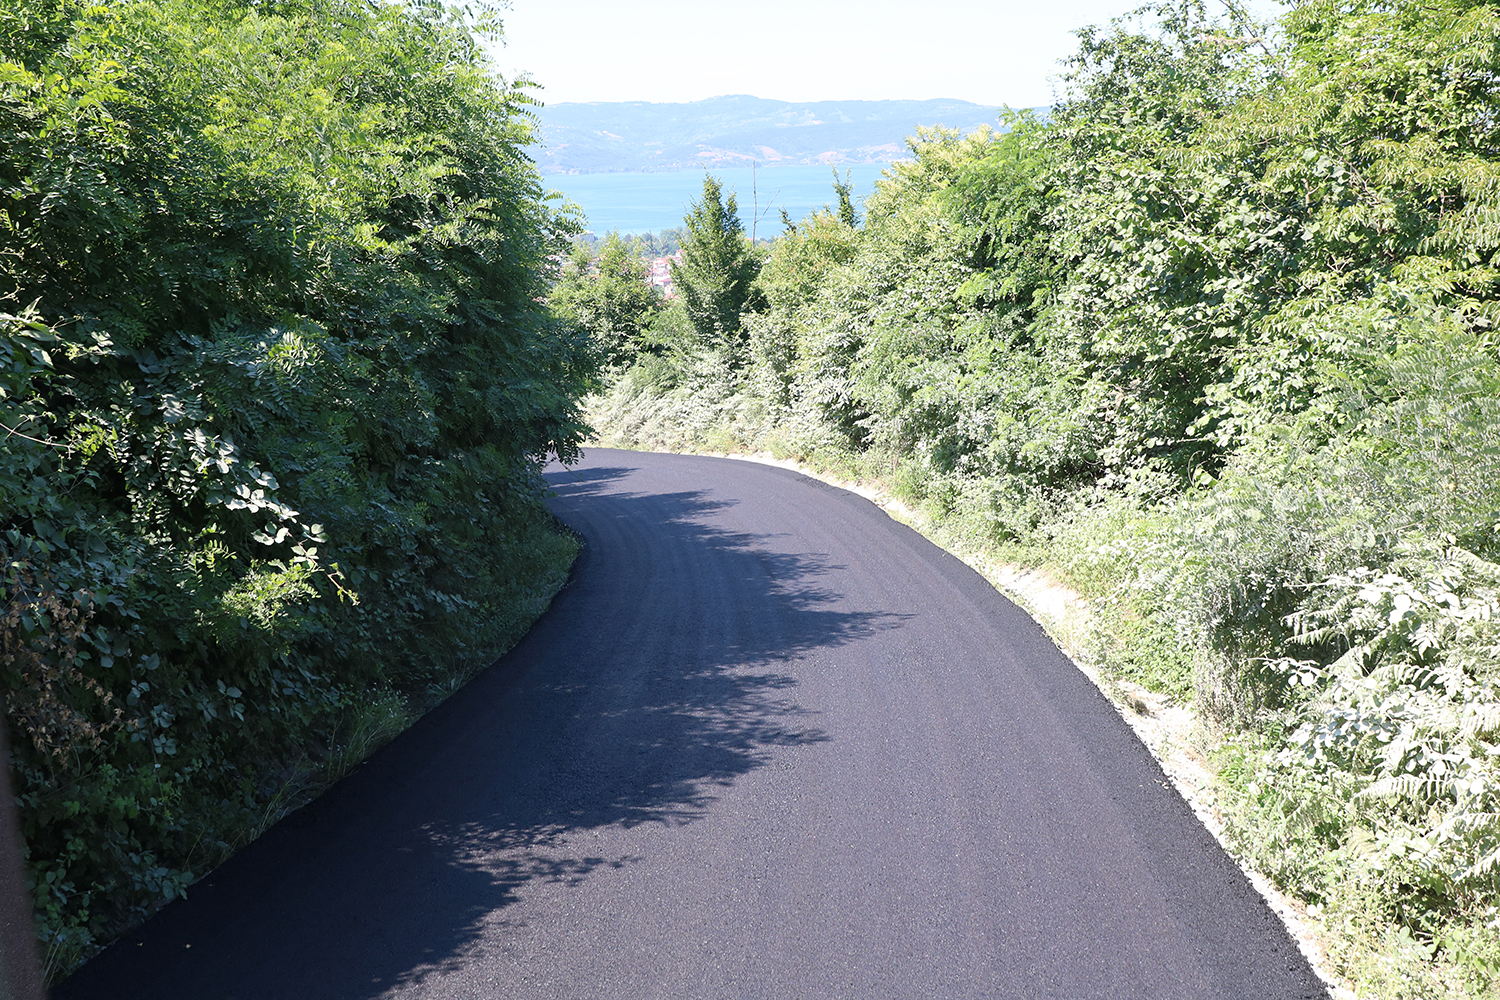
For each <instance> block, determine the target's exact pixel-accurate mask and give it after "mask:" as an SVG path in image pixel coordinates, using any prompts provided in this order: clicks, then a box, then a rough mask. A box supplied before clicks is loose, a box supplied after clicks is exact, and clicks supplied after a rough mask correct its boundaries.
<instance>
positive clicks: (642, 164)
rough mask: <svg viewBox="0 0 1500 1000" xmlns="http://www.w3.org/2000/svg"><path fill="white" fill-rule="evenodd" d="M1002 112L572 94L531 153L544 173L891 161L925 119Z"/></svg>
mask: <svg viewBox="0 0 1500 1000" xmlns="http://www.w3.org/2000/svg"><path fill="white" fill-rule="evenodd" d="M998 117H999V109H998V108H992V107H990V106H988V105H984V104H971V103H969V102H968V101H950V100H932V101H813V102H811V103H807V104H793V103H789V102H787V101H771V100H765V99H763V98H759V97H747V96H743V95H736V96H732V97H713V98H710V99H708V100H706V101H692V102H690V103H686V104H651V103H647V102H645V101H618V102H611V101H601V102H594V103H587V104H575V103H563V104H553V105H550V106H548V107H545V108H543V109H542V110H541V111H540V112H539V113H538V118H539V119H540V124H541V128H540V132H541V138H542V141H541V143H540V144H539V145H538V146H535V147H533V148H532V149H531V154H532V156H533V157H534V158H535V159H536V162H537V166H538V167H540V168H541V171H542V173H544V174H564V173H604V172H612V171H623V170H685V169H692V168H695V167H700V166H710V167H748V166H750V164H751V163H752V162H753V163H759V164H760V165H762V166H771V165H774V164H819V163H826V164H839V163H884V162H888V161H890V160H893V159H899V158H900V157H901V156H902V155H903V154H904V153H905V152H906V142H905V140H906V137H907V136H908V135H911V134H912V133H913V132H915V131H916V128H917V126H918V125H946V126H948V127H950V128H957V129H961V130H962V131H964V132H965V133H968V132H972V131H973V130H974V129H976V128H978V127H979V126H980V125H995V124H997V119H998Z"/></svg>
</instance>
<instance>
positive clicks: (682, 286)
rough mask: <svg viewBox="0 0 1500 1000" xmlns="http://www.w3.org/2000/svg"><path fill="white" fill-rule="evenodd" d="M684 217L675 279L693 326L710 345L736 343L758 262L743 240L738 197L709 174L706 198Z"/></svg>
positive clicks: (757, 271)
mask: <svg viewBox="0 0 1500 1000" xmlns="http://www.w3.org/2000/svg"><path fill="white" fill-rule="evenodd" d="M682 221H683V225H684V226H685V227H686V229H687V238H686V239H685V240H684V241H683V244H682V261H681V262H680V263H678V262H675V261H674V262H673V264H672V282H673V284H674V285H676V287H677V291H678V293H679V294H680V295H681V296H682V302H683V305H684V307H685V308H686V309H687V314H688V318H689V319H690V320H691V321H692V324H693V329H694V330H696V331H697V333H698V336H700V337H701V338H703V340H704V341H706V342H707V343H710V344H714V345H722V344H735V343H738V342H739V341H740V340H741V339H742V334H741V328H740V312H741V310H743V309H744V307H745V303H746V300H747V299H748V297H749V295H750V285H751V282H753V281H754V280H755V276H756V275H757V274H758V273H759V271H760V264H759V261H758V260H757V259H756V257H755V253H754V251H753V249H752V248H751V246H750V241H749V240H747V239H746V238H745V227H744V226H743V225H742V224H741V223H740V217H739V207H738V206H737V205H736V204H735V197H734V195H733V194H730V195H729V197H728V198H727V199H725V198H724V197H723V187H722V186H721V185H720V183H719V181H718V179H717V178H715V177H713V176H711V175H709V174H705V175H704V177H703V197H702V199H701V200H699V201H696V202H694V203H693V207H692V210H691V211H690V212H689V213H688V214H687V216H686V217H685V218H684V219H683V220H682Z"/></svg>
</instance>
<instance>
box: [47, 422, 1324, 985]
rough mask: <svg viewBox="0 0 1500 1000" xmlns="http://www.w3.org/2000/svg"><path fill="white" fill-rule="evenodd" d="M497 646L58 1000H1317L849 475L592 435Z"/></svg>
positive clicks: (1028, 644) (1216, 864)
mask: <svg viewBox="0 0 1500 1000" xmlns="http://www.w3.org/2000/svg"><path fill="white" fill-rule="evenodd" d="M548 478H549V479H550V480H551V481H552V483H553V484H554V487H555V489H556V491H557V497H556V500H555V501H554V504H553V506H554V510H555V511H556V513H557V514H558V516H559V517H560V518H561V519H562V520H563V521H565V522H566V523H567V524H569V525H570V526H572V527H573V528H574V529H576V530H577V531H578V532H579V533H580V534H581V535H582V536H583V538H584V539H585V543H586V545H585V549H584V553H583V555H582V557H581V558H580V561H579V563H578V565H577V567H576V568H575V571H574V577H573V580H572V582H571V583H570V585H569V586H568V587H567V588H566V589H565V590H564V591H563V592H562V593H561V594H560V595H559V596H558V597H557V599H556V600H555V601H554V602H553V606H552V608H551V610H549V611H548V612H547V614H546V615H544V616H543V618H542V619H541V620H540V621H539V622H538V623H537V624H536V626H535V627H534V628H533V629H532V631H531V632H530V634H529V635H528V636H527V637H526V638H525V639H524V640H523V641H522V642H521V643H520V644H519V645H518V646H517V647H516V648H515V649H514V650H512V651H511V652H510V653H509V654H508V655H507V656H505V657H504V658H503V659H502V660H500V661H499V662H498V663H496V664H495V665H494V666H493V667H491V668H490V669H489V670H487V671H486V672H485V673H483V674H482V675H481V676H480V677H479V678H478V679H477V680H475V681H474V682H472V683H471V684H470V685H468V686H467V687H466V688H464V689H463V690H462V691H460V692H459V693H458V694H456V695H455V696H454V697H453V698H451V699H450V700H449V701H448V702H446V703H445V704H443V705H442V706H441V707H439V708H438V709H436V710H435V711H433V712H432V713H430V714H429V715H428V716H427V717H425V718H424V719H422V720H421V721H420V722H419V723H418V724H417V725H416V726H415V727H413V728H412V729H411V730H410V731H408V732H407V733H405V734H403V735H402V736H401V737H399V738H398V739H397V740H395V741H394V742H393V743H392V744H390V745H389V746H388V747H386V748H385V749H384V750H383V751H381V752H380V753H379V754H377V755H376V756H375V757H374V758H372V759H371V760H370V761H369V762H368V763H367V764H366V765H365V766H364V767H362V768H361V769H360V770H359V771H358V772H357V773H356V774H354V775H353V776H352V777H350V778H349V779H347V780H346V781H344V782H343V783H341V784H340V785H339V786H338V787H336V788H335V789H333V790H332V791H331V792H329V793H328V794H327V795H325V796H324V797H323V798H321V799H319V800H318V801H317V802H315V803H313V804H312V805H310V806H308V807H306V808H305V809H303V810H301V811H299V812H298V813H296V814H294V815H293V816H291V817H289V818H288V819H287V820H286V821H284V822H282V823H281V824H279V825H278V826H277V827H276V828H274V829H273V830H272V831H271V832H270V833H268V834H267V835H266V836H264V837H262V838H261V839H260V840H259V841H257V842H256V843H254V844H253V845H251V846H250V847H249V848H248V849H246V850H245V851H244V852H242V853H241V854H240V855H239V856H238V857H236V858H235V859H234V860H233V861H231V862H230V863H228V864H226V865H225V866H224V867H223V868H221V869H219V870H218V871H217V872H215V873H214V874H213V875H211V876H210V877H209V878H207V879H205V880H204V881H203V882H201V883H199V885H197V886H195V887H194V888H193V889H192V891H191V895H190V898H189V899H188V900H187V901H185V902H180V903H176V904H173V905H172V906H170V907H168V908H167V909H165V910H164V911H162V912H161V913H160V914H158V915H157V916H156V917H155V918H153V919H152V920H151V921H149V922H148V923H147V924H146V925H145V926H144V927H143V928H142V929H141V930H140V931H138V932H137V933H135V934H133V935H131V936H130V937H128V938H126V939H125V940H123V941H121V942H120V943H119V944H117V945H115V946H114V947H112V948H110V949H108V950H107V951H106V952H105V953H104V954H103V955H101V956H100V957H99V958H97V959H95V960H94V961H93V962H91V963H89V964H88V965H87V966H85V967H84V968H83V969H82V970H81V971H80V972H79V973H77V974H76V975H75V976H73V977H72V979H70V980H69V981H67V982H66V983H64V984H63V985H62V986H61V987H60V988H59V989H57V990H56V991H55V993H54V996H55V997H56V998H59V1000H62V998H68V1000H72V998H146V997H150V998H164V1000H179V998H181V1000H223V998H237V1000H271V998H289V1000H290V998H348V1000H365V998H375V997H422V998H439V997H441V998H447V997H455V998H456V997H484V998H516V1000H523V998H558V1000H594V998H597V1000H645V998H664V1000H665V998H672V1000H688V998H705V1000H708V998H713V1000H719V998H724V1000H729V998H734V1000H815V998H829V1000H833V998H848V1000H853V998H891V1000H895V998H902V1000H919V998H920V1000H928V998H931V1000H941V998H953V1000H960V998H979V997H986V998H990V997H994V998H1017V1000H1042V998H1059V1000H1085V998H1127V997H1128V998H1141V1000H1189V998H1193V1000H1199V998H1223V1000H1256V998H1266V1000H1296V998H1309V997H1323V996H1325V992H1324V990H1323V988H1322V986H1321V985H1320V983H1319V981H1318V980H1317V978H1316V977H1315V976H1314V975H1313V974H1312V972H1311V971H1310V970H1309V968H1308V967H1307V964H1306V962H1305V961H1304V960H1303V958H1302V956H1301V955H1300V953H1299V952H1298V950H1297V948H1296V947H1295V945H1294V944H1293V942H1292V941H1291V939H1290V938H1289V936H1288V935H1287V933H1286V931H1285V929H1284V928H1283V927H1282V925H1281V924H1280V923H1279V921H1278V920H1277V919H1276V917H1275V916H1274V915H1273V914H1272V913H1271V912H1270V910H1269V909H1268V908H1267V907H1266V906H1265V904H1264V903H1263V901H1262V900H1261V899H1260V897H1259V896H1258V895H1257V894H1256V892H1255V890H1254V889H1253V888H1252V887H1251V886H1250V884H1249V883H1248V882H1247V880H1246V879H1245V877H1244V875H1243V874H1242V873H1241V872H1240V871H1239V869H1238V868H1237V867H1236V866H1235V864H1234V863H1233V861H1231V860H1230V859H1229V858H1228V857H1227V856H1226V855H1225V854H1224V852H1223V851H1222V850H1220V848H1219V847H1218V845H1217V844H1216V843H1215V841H1214V840H1213V838H1212V837H1211V836H1210V835H1209V834H1208V833H1207V832H1206V831H1205V830H1204V829H1203V827H1202V826H1201V825H1200V824H1199V822H1198V821H1197V820H1196V819H1195V818H1194V816H1193V814H1192V812H1191V811H1190V810H1189V808H1188V807H1187V805H1186V804H1185V803H1184V802H1183V801H1182V799H1181V798H1180V797H1179V796H1178V794H1177V793H1176V792H1175V791H1174V790H1173V789H1172V788H1171V787H1170V784H1169V782H1168V781H1167V779H1166V777H1165V776H1164V775H1163V773H1162V770H1161V768H1160V767H1159V766H1158V765H1157V763H1156V762H1155V761H1154V760H1153V759H1152V758H1151V756H1150V754H1149V753H1148V752H1147V751H1146V750H1145V749H1144V747H1143V746H1142V745H1141V743H1140V742H1139V741H1138V740H1137V738H1136V737H1135V735H1134V734H1133V733H1132V732H1131V731H1130V729H1129V728H1128V727H1127V726H1126V725H1125V723H1124V722H1123V721H1122V720H1121V719H1120V717H1119V715H1118V713H1117V712H1116V711H1115V710H1114V709H1113V708H1112V707H1111V706H1110V704H1109V703H1108V702H1107V701H1106V700H1105V699H1104V697H1103V696H1101V695H1100V694H1099V692H1098V691H1097V690H1096V689H1095V688H1094V686H1093V685H1092V684H1091V683H1090V682H1089V681H1088V679H1087V678H1086V677H1084V675H1083V674H1082V673H1080V672H1079V671H1078V669H1077V668H1076V667H1074V666H1073V664H1072V663H1070V662H1069V661H1068V660H1067V658H1066V657H1064V656H1063V655H1062V654H1061V653H1060V652H1058V650H1057V648H1056V647H1055V646H1054V645H1053V644H1052V642H1051V641H1050V640H1049V639H1048V638H1047V636H1046V635H1045V634H1044V633H1043V632H1042V630H1041V629H1040V628H1039V627H1038V626H1037V625H1036V624H1035V623H1034V622H1032V621H1031V620H1030V619H1029V618H1028V617H1027V616H1026V615H1025V614H1023V613H1022V612H1020V611H1019V610H1017V609H1016V607H1015V606H1013V605H1012V604H1010V603H1009V602H1008V601H1006V600H1005V599H1004V598H1003V597H1001V596H1000V595H999V594H997V593H996V592H995V591H994V590H993V589H992V588H991V587H990V586H989V585H988V584H987V583H986V582H985V581H984V580H983V579H982V578H981V577H979V576H978V575H977V574H976V573H974V572H973V571H972V570H970V569H969V568H968V567H966V566H965V565H963V564H962V563H961V562H959V561H958V560H956V559H954V558H952V557H951V556H949V555H947V554H946V553H944V552H942V551H941V550H939V549H938V548H936V547H935V546H933V545H932V544H931V543H929V542H927V541H926V540H925V539H923V538H922V537H921V536H919V535H918V534H916V533H915V532H913V531H911V530H910V529H908V528H906V527H904V526H902V525H900V524H897V523H896V522H894V521H892V520H890V519H889V518H888V517H887V516H886V515H885V514H884V513H883V512H882V511H880V510H879V509H878V508H877V507H875V506H874V505H872V504H870V503H869V502H867V501H865V500H863V499H861V498H859V497H857V496H854V495H853V494H850V493H847V492H844V491H841V490H838V489H835V488H833V487H830V486H827V485H824V484H822V483H819V482H816V481H814V480H811V479H807V478H804V477H802V476H799V475H797V474H795V473H792V472H788V471H785V470H781V469H777V468H771V467H767V466H762V465H756V464H751V463H745V462H736V461H731V460H724V459H711V458H694V457H685V456H674V455H649V454H640V453H634V452H619V451H606V450H590V451H589V452H588V454H587V456H586V459H585V461H583V462H582V463H581V464H579V465H577V466H575V467H574V468H572V469H563V468H561V467H556V466H555V467H553V468H551V469H550V470H549V472H548Z"/></svg>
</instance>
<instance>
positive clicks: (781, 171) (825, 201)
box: [542, 163, 889, 239]
mask: <svg viewBox="0 0 1500 1000" xmlns="http://www.w3.org/2000/svg"><path fill="white" fill-rule="evenodd" d="M887 166H889V164H886V163H866V164H856V165H852V166H849V167H841V168H839V176H840V177H842V176H843V174H844V171H845V170H848V171H850V173H851V179H852V180H853V182H854V203H855V205H856V206H858V205H859V204H860V203H861V202H863V201H864V199H865V198H867V197H869V195H870V193H871V192H872V191H874V190H875V180H876V178H878V177H879V176H880V173H881V171H882V170H884V169H885V168H886V167H887ZM708 172H709V173H711V174H713V175H714V176H715V177H717V178H718V179H719V181H720V182H721V183H722V184H723V185H724V193H725V195H726V196H727V195H728V194H729V193H730V192H733V193H734V194H735V195H736V197H737V201H738V207H739V214H740V222H741V223H742V224H743V225H744V227H745V234H746V235H749V234H750V232H751V228H752V222H754V230H755V235H756V236H757V237H759V238H761V239H765V238H766V237H768V236H775V235H777V234H779V233H780V232H781V228H782V227H781V211H780V209H781V208H782V207H783V206H784V207H785V208H786V210H787V212H788V213H789V214H790V215H791V217H792V219H793V221H796V220H798V219H801V218H802V217H803V216H805V215H807V214H808V213H809V212H811V211H812V210H814V209H817V208H822V207H823V206H824V205H835V204H837V203H838V195H836V194H835V193H834V190H833V171H832V170H831V169H830V168H829V167H807V166H779V167H761V168H759V169H758V170H756V171H755V178H754V180H755V189H754V190H753V191H752V189H751V176H750V168H749V167H721V168H712V169H710V170H709V171H708ZM542 185H543V187H546V188H547V189H548V190H559V191H562V192H563V194H565V195H567V197H568V198H569V199H570V200H572V201H574V202H577V203H578V205H579V206H581V207H582V208H583V212H584V215H585V216H586V217H587V220H588V221H587V223H586V225H587V227H588V228H589V229H591V230H593V231H594V232H595V233H598V234H600V235H603V234H604V233H607V232H609V231H610V230H614V229H617V230H619V231H620V232H622V233H657V232H661V231H662V230H663V229H671V228H672V227H673V226H680V225H682V217H683V216H684V215H686V214H687V213H688V210H689V209H690V208H691V207H692V203H693V202H694V201H696V200H697V199H699V198H701V197H703V171H701V170H683V171H677V172H672V173H654V174H628V173H620V174H550V175H546V176H543V178H542ZM757 202H758V206H757ZM752 216H754V220H758V221H754V220H753V219H752Z"/></svg>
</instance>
